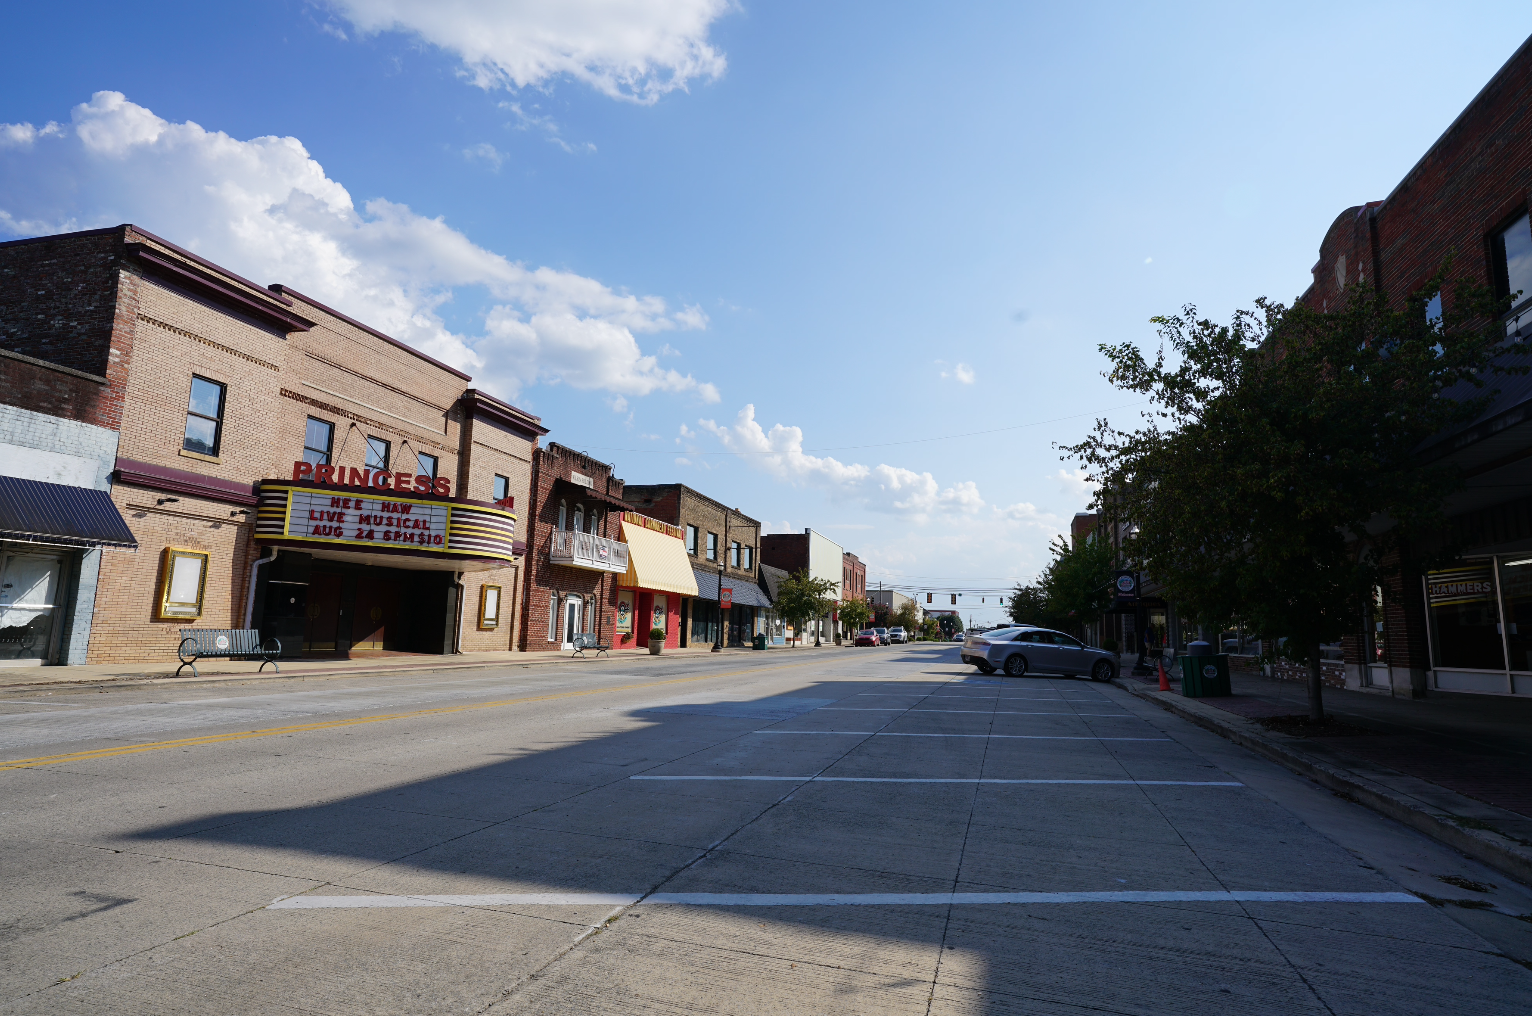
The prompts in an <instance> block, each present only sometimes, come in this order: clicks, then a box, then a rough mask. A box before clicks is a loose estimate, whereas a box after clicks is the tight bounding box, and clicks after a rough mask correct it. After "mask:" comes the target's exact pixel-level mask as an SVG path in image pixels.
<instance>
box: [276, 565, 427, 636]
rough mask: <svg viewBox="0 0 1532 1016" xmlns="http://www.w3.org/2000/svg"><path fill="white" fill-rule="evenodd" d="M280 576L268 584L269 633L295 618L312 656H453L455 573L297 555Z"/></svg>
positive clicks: (282, 567) (278, 571)
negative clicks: (398, 654)
mask: <svg viewBox="0 0 1532 1016" xmlns="http://www.w3.org/2000/svg"><path fill="white" fill-rule="evenodd" d="M272 571H273V572H274V574H272V575H271V576H269V577H266V578H265V584H266V598H265V599H266V607H267V609H266V613H265V618H264V622H263V624H262V628H263V630H264V629H265V628H266V627H274V626H278V625H280V624H283V623H284V622H282V620H281V619H282V618H284V617H291V618H292V620H293V621H294V622H297V623H298V624H301V626H302V652H303V654H304V655H305V656H341V657H348V656H354V655H356V654H358V653H387V652H396V653H434V654H440V653H450V652H451V651H452V631H453V626H454V623H455V621H456V616H455V611H456V601H455V599H454V597H455V594H456V591H457V587H456V586H455V585H454V584H453V573H452V572H449V571H434V570H431V571H427V570H410V569H403V568H381V567H376V566H373V565H363V564H355V563H351V562H346V561H330V560H324V559H321V558H315V557H311V556H310V555H308V554H302V553H291V552H284V553H283V554H282V555H281V556H279V557H278V558H277V560H276V561H274V562H272ZM292 627H296V625H292ZM292 634H293V635H296V634H297V633H296V632H292ZM289 637H290V636H289ZM283 641H284V644H285V643H286V642H287V639H286V638H284V639H283ZM295 648H296V647H295Z"/></svg>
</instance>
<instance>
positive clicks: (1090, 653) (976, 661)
mask: <svg viewBox="0 0 1532 1016" xmlns="http://www.w3.org/2000/svg"><path fill="white" fill-rule="evenodd" d="M961 655H962V657H963V662H964V663H971V664H973V665H974V666H975V667H978V668H979V670H980V671H982V672H983V673H986V674H993V673H994V672H995V671H996V670H1004V671H1005V674H1006V676H1007V677H1021V676H1022V675H1023V674H1036V673H1042V674H1062V675H1063V676H1065V677H1074V676H1076V675H1079V674H1087V675H1089V676H1090V679H1091V680H1092V681H1110V680H1111V679H1112V678H1113V677H1116V676H1117V654H1116V653H1109V652H1107V651H1106V650H1105V649H1096V648H1094V647H1092V646H1087V645H1085V644H1083V643H1082V642H1080V641H1079V640H1078V639H1076V638H1074V637H1073V636H1070V635H1065V634H1064V633H1063V632H1061V631H1051V630H1049V629H1047V628H1034V627H1032V626H1031V625H1026V626H1018V627H1015V628H1000V629H997V630H995V631H987V632H985V633H984V634H982V635H969V636H968V637H967V638H966V639H964V640H963V649H962V654H961Z"/></svg>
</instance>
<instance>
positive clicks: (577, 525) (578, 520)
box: [570, 504, 585, 533]
mask: <svg viewBox="0 0 1532 1016" xmlns="http://www.w3.org/2000/svg"><path fill="white" fill-rule="evenodd" d="M570 528H572V529H573V530H574V531H575V532H577V533H583V532H585V506H584V505H583V504H577V505H575V513H574V525H573V526H571V527H570Z"/></svg>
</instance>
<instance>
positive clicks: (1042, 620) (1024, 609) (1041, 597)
mask: <svg viewBox="0 0 1532 1016" xmlns="http://www.w3.org/2000/svg"><path fill="white" fill-rule="evenodd" d="M1005 609H1006V612H1007V613H1009V614H1010V615H1011V620H1012V621H1015V622H1016V623H1017V624H1035V625H1037V626H1038V627H1039V628H1052V627H1053V615H1052V613H1050V612H1049V610H1048V594H1047V593H1046V592H1045V591H1044V590H1043V587H1042V586H1041V585H1040V584H1037V583H1034V584H1032V585H1022V584H1021V583H1020V582H1018V583H1016V588H1015V589H1013V590H1011V595H1010V596H1009V597H1008V598H1007V599H1006V601H1005Z"/></svg>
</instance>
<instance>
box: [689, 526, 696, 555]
mask: <svg viewBox="0 0 1532 1016" xmlns="http://www.w3.org/2000/svg"><path fill="white" fill-rule="evenodd" d="M686 552H687V553H688V554H690V555H691V556H692V557H696V556H697V527H696V526H687V527H686Z"/></svg>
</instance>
